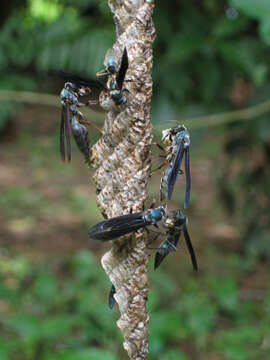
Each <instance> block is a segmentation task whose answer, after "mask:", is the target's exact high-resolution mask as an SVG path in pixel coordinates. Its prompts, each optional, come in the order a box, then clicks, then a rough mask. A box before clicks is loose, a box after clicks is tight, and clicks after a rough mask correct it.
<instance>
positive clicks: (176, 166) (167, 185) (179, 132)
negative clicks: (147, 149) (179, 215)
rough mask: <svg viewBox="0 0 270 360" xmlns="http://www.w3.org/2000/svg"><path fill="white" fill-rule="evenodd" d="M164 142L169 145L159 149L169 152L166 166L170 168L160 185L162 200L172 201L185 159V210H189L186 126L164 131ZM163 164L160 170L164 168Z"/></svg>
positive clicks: (188, 164) (188, 137) (188, 166)
mask: <svg viewBox="0 0 270 360" xmlns="http://www.w3.org/2000/svg"><path fill="white" fill-rule="evenodd" d="M162 135H163V136H162V142H163V143H164V144H166V145H169V146H168V147H167V148H166V149H164V148H163V147H162V146H161V145H159V144H157V145H158V147H159V148H160V149H162V150H164V151H166V152H167V155H166V159H165V162H164V163H165V164H169V166H168V167H167V168H166V169H165V170H164V172H163V174H162V178H161V183H160V200H161V201H163V200H165V199H167V198H168V199H169V200H170V199H171V196H172V193H173V189H174V185H175V182H176V179H177V176H178V174H179V173H180V174H182V173H183V171H182V170H181V163H182V160H183V157H185V176H186V193H185V201H184V208H185V209H187V208H188V205H189V201H190V189H191V179H190V160H189V146H190V136H189V133H188V131H187V129H186V127H185V126H184V125H178V126H175V127H173V128H170V129H167V130H164V131H163V132H162ZM163 166H164V164H162V165H161V166H160V167H159V168H161V167H163ZM159 168H158V169H159Z"/></svg>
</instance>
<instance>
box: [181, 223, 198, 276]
mask: <svg viewBox="0 0 270 360" xmlns="http://www.w3.org/2000/svg"><path fill="white" fill-rule="evenodd" d="M184 236H185V240H186V244H187V247H188V251H189V254H190V258H191V262H192V265H193V269H194V270H195V271H197V270H198V264H197V260H196V255H195V252H194V249H193V246H192V243H191V240H190V237H189V233H188V231H187V228H186V227H184Z"/></svg>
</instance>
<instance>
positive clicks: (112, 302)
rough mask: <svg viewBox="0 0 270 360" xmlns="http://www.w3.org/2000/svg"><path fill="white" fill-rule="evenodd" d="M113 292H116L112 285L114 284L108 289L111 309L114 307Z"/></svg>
mask: <svg viewBox="0 0 270 360" xmlns="http://www.w3.org/2000/svg"><path fill="white" fill-rule="evenodd" d="M115 293H116V291H115V287H114V285H112V286H111V289H110V292H109V299H108V303H109V308H110V309H112V308H113V307H114V304H115V298H114V294H115Z"/></svg>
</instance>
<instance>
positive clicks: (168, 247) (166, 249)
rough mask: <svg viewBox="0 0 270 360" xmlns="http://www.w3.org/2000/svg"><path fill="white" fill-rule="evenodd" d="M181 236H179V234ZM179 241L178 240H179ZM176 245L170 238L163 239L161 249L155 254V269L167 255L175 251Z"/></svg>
mask: <svg viewBox="0 0 270 360" xmlns="http://www.w3.org/2000/svg"><path fill="white" fill-rule="evenodd" d="M178 238H179V236H178ZM177 241H178V240H177ZM175 250H176V248H175V245H174V244H173V243H171V242H170V241H169V240H165V241H163V243H162V244H161V246H160V249H158V251H157V252H156V255H155V262H154V269H155V270H156V269H157V268H158V267H159V265H160V264H161V263H162V261H163V260H164V259H165V257H166V256H167V255H168V254H169V253H170V252H171V251H175Z"/></svg>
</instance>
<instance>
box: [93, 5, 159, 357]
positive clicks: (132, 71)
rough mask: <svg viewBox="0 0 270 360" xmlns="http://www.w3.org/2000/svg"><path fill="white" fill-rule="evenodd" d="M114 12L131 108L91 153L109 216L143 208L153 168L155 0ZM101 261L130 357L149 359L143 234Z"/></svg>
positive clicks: (110, 120)
mask: <svg viewBox="0 0 270 360" xmlns="http://www.w3.org/2000/svg"><path fill="white" fill-rule="evenodd" d="M109 6H110V8H111V10H112V12H113V14H114V21H115V26H116V41H115V43H114V45H113V49H114V52H115V54H116V55H117V58H118V61H119V62H120V59H121V56H122V53H123V50H124V48H125V47H126V48H127V52H128V59H129V68H128V71H127V75H126V80H127V81H126V82H125V83H124V87H126V88H127V89H128V90H129V93H125V94H127V98H128V104H127V105H126V106H125V107H124V108H123V109H122V111H121V112H113V111H111V112H109V113H108V115H107V118H106V120H105V124H104V128H103V135H102V137H101V138H100V140H99V141H98V142H97V143H96V144H95V146H94V147H93V148H92V149H91V164H92V165H93V167H94V168H95V169H96V171H95V174H94V181H95V185H96V189H97V193H98V196H97V203H98V206H99V209H100V210H101V212H102V213H103V214H106V215H107V216H108V217H109V218H110V217H114V216H119V215H123V214H126V213H129V212H130V211H133V212H137V211H141V210H142V206H143V203H144V201H145V200H146V199H147V189H146V186H147V183H148V179H149V175H150V169H151V159H150V156H151V142H152V125H151V121H150V100H151V96H152V78H151V70H152V43H153V41H154V38H155V29H154V25H153V22H152V18H151V16H152V12H153V7H154V0H109ZM112 244H113V246H112V249H111V250H110V251H109V252H108V253H106V254H105V255H104V256H103V258H102V266H103V268H104V269H105V271H106V273H107V275H108V276H109V278H110V281H111V282H112V284H114V286H115V288H116V294H115V299H116V301H117V303H118V306H119V310H120V313H121V317H120V319H119V320H118V322H117V325H118V326H119V328H120V329H121V331H122V333H123V336H124V344H123V346H124V348H125V350H126V351H127V353H128V355H129V357H130V359H137V360H139V359H146V358H147V354H148V322H149V316H148V313H147V311H146V300H147V294H148V276H147V266H148V255H147V252H146V239H145V237H144V235H143V233H142V232H141V233H136V234H131V235H126V236H125V237H122V238H121V240H115V241H113V243H112Z"/></svg>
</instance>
